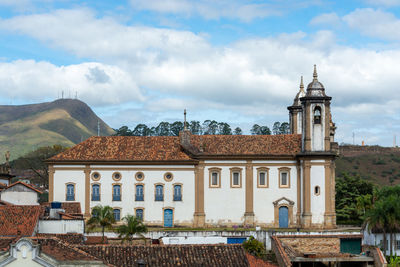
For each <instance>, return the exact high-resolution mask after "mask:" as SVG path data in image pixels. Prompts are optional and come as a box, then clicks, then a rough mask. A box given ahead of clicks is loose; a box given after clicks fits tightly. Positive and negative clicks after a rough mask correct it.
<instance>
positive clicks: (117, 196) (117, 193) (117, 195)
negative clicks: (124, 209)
mask: <svg viewBox="0 0 400 267" xmlns="http://www.w3.org/2000/svg"><path fill="white" fill-rule="evenodd" d="M113 201H121V186H120V185H113Z"/></svg>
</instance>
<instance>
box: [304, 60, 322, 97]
mask: <svg viewBox="0 0 400 267" xmlns="http://www.w3.org/2000/svg"><path fill="white" fill-rule="evenodd" d="M313 77H314V79H313V81H312V82H310V83H309V84H308V86H307V93H306V96H308V97H310V96H311V97H315V96H316V97H318V96H322V97H324V96H326V95H325V88H324V86H323V85H322V83H320V82H319V81H318V74H317V66H316V65H314V74H313Z"/></svg>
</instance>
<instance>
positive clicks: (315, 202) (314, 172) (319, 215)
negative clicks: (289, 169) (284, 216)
mask: <svg viewBox="0 0 400 267" xmlns="http://www.w3.org/2000/svg"><path fill="white" fill-rule="evenodd" d="M313 162H314V163H317V162H319V161H312V162H311V164H312V163H313ZM319 163H321V162H319ZM310 186H311V188H310V193H311V213H312V223H318V224H321V223H323V222H324V213H325V168H324V166H321V165H311V175H310ZM316 186H319V188H320V194H319V195H315V191H314V189H315V187H316Z"/></svg>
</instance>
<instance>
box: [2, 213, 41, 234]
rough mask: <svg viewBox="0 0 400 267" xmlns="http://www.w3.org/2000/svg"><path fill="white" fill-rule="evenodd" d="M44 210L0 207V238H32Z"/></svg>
mask: <svg viewBox="0 0 400 267" xmlns="http://www.w3.org/2000/svg"><path fill="white" fill-rule="evenodd" d="M41 210H42V208H41V207H40V206H38V205H36V206H29V205H26V206H16V205H9V206H0V236H32V235H33V234H34V231H35V227H36V224H37V222H38V220H39V216H40V214H41Z"/></svg>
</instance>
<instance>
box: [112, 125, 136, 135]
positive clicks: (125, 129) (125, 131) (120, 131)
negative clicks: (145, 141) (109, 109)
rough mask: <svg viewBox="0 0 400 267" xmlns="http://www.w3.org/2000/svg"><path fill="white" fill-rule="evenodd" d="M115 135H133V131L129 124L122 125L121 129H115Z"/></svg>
mask: <svg viewBox="0 0 400 267" xmlns="http://www.w3.org/2000/svg"><path fill="white" fill-rule="evenodd" d="M114 131H115V134H114V135H115V136H131V135H132V131H131V129H129V128H128V126H121V127H119V129H114Z"/></svg>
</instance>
